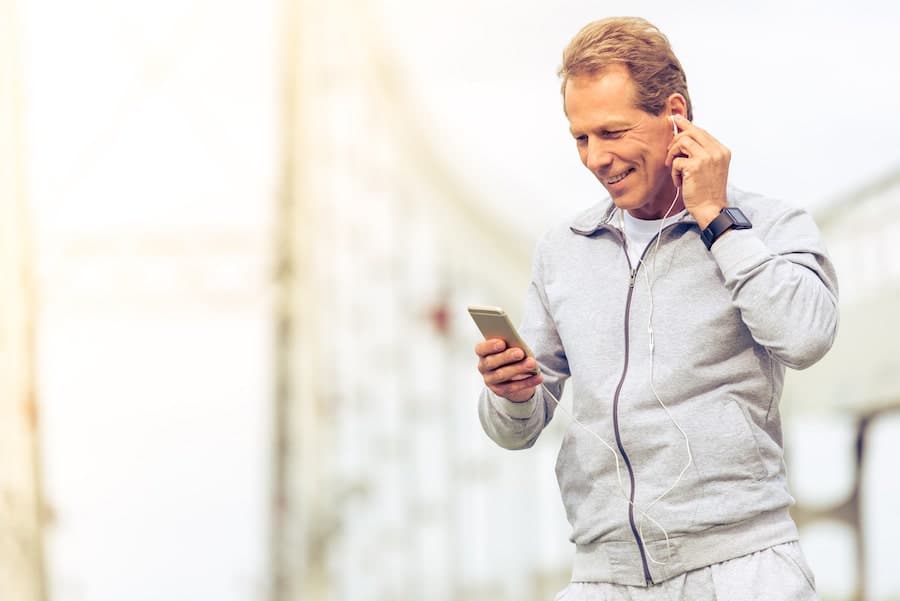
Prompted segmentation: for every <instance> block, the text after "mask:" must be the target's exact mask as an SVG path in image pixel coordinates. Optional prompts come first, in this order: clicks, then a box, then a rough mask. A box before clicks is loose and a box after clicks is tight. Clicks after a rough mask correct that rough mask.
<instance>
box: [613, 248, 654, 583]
mask: <svg viewBox="0 0 900 601" xmlns="http://www.w3.org/2000/svg"><path fill="white" fill-rule="evenodd" d="M628 267H629V269H630V268H631V261H630V260H629V262H628ZM639 267H640V264H638V267H635V268H634V269H633V270H632V271H631V277H630V280H629V282H628V297H627V299H626V301H625V365H624V366H623V367H622V377H621V378H620V379H619V385H618V386H617V387H616V395H615V396H614V397H613V431H614V432H615V435H616V446H618V447H619V452H620V453H621V454H622V459H623V460H624V461H625V467H626V468H628V478H629V480H630V481H631V494H630V498H629V503H628V523H629V524H630V525H631V533H632V534H633V535H634V540H635V542H636V543H637V546H638V551H639V552H640V554H641V564H643V567H644V580H645V581H646V582H647V584H653V578H652V577H651V576H650V565H649V564H648V563H647V552H646V550H644V541H642V540H641V535H640V533H639V532H638V529H637V525H636V524H635V521H634V495H635V480H634V469H632V467H631V461H630V460H629V459H628V454H627V453H626V452H625V447H624V446H623V445H622V436H621V434H620V433H619V393H620V392H621V391H622V385H623V384H624V383H625V375H626V374H627V373H628V355H629V350H628V347H629V336H628V322H629V315H630V313H631V295H632V293H633V292H634V280H635V278H636V277H637V271H638V268H639Z"/></svg>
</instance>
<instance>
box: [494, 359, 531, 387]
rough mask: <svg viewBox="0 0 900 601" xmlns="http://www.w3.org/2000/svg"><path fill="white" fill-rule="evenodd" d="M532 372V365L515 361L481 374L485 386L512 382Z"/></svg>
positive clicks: (526, 361) (524, 361)
mask: <svg viewBox="0 0 900 601" xmlns="http://www.w3.org/2000/svg"><path fill="white" fill-rule="evenodd" d="M533 372H534V364H533V363H529V362H528V360H523V361H517V362H515V363H510V364H507V365H504V366H502V367H499V368H497V369H492V370H488V371H486V372H482V377H483V378H484V383H485V384H502V383H503V382H507V381H513V380H514V379H515V378H516V377H517V376H522V375H526V374H527V375H529V376H530V375H532V373H533Z"/></svg>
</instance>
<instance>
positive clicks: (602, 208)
mask: <svg viewBox="0 0 900 601" xmlns="http://www.w3.org/2000/svg"><path fill="white" fill-rule="evenodd" d="M617 213H618V209H617V208H616V205H615V204H613V202H612V200H611V199H609V198H605V199H603V200H602V201H600V202H598V203H597V204H595V205H594V206H592V207H591V208H589V209H587V210H585V211H582V212H581V213H579V214H578V215H576V216H575V218H574V219H573V220H572V223H571V224H570V225H569V229H571V230H572V231H573V232H575V233H576V234H581V235H582V236H591V235H593V234H595V233H597V232H598V231H599V230H602V229H613V230H615V231H616V232H618V231H619V218H618V214H617ZM678 222H679V223H694V224H696V223H697V220H696V219H694V216H693V215H691V214H690V213H685V214H684V215H683V216H682V218H681V219H680V220H679V221H678Z"/></svg>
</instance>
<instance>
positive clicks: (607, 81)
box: [565, 65, 642, 126]
mask: <svg viewBox="0 0 900 601" xmlns="http://www.w3.org/2000/svg"><path fill="white" fill-rule="evenodd" d="M635 95H636V94H635V85H634V80H632V78H631V75H630V74H629V73H628V69H626V68H625V67H624V66H622V65H610V66H608V67H606V68H604V69H603V70H602V71H598V72H596V73H591V74H585V75H577V76H574V77H570V78H569V79H568V81H566V88H565V111H566V116H567V117H568V118H569V121H570V123H571V124H572V125H573V126H577V124H578V123H581V122H584V121H590V122H594V121H596V120H597V119H602V120H607V119H609V120H615V121H619V120H626V121H627V120H633V119H634V118H635V117H636V116H637V115H636V113H640V112H642V111H641V110H640V109H639V108H637V107H636V106H635Z"/></svg>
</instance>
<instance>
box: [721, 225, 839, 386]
mask: <svg viewBox="0 0 900 601" xmlns="http://www.w3.org/2000/svg"><path fill="white" fill-rule="evenodd" d="M711 252H712V254H713V256H714V258H715V260H716V262H717V263H718V264H719V268H720V270H721V272H722V275H723V276H724V278H725V286H726V287H727V288H728V290H729V291H730V293H731V297H732V300H733V302H734V304H735V306H736V307H737V308H738V309H739V310H740V312H741V317H742V319H743V321H744V324H745V325H746V326H747V328H748V329H749V330H750V333H751V334H752V336H753V338H754V340H756V342H757V343H759V344H760V345H762V346H763V347H765V348H766V349H768V351H769V353H770V354H771V355H772V356H773V357H775V358H776V359H777V360H778V361H780V362H781V363H783V364H784V365H786V366H787V367H791V368H794V369H804V368H806V367H809V366H810V365H812V364H813V363H815V362H816V361H818V360H819V359H821V358H822V357H823V356H824V355H825V353H826V352H827V351H828V349H830V348H831V345H832V343H833V342H834V338H835V335H836V334H837V327H838V285H837V276H836V274H835V271H834V267H833V265H832V264H831V260H830V259H829V258H828V255H827V254H826V252H825V248H824V245H823V243H822V240H821V235H820V233H819V230H818V228H817V227H816V224H815V222H814V221H813V219H812V217H811V216H810V215H809V214H808V213H807V212H805V211H802V210H798V209H790V210H787V211H785V212H783V213H782V214H781V215H780V216H779V217H777V218H776V219H775V221H774V222H773V223H772V224H771V225H770V226H769V227H765V228H762V229H757V228H756V226H755V225H754V228H752V229H749V230H736V231H731V232H729V233H728V234H727V235H725V236H723V237H722V238H720V239H719V240H717V241H716V243H715V244H713V246H712V249H711Z"/></svg>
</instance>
